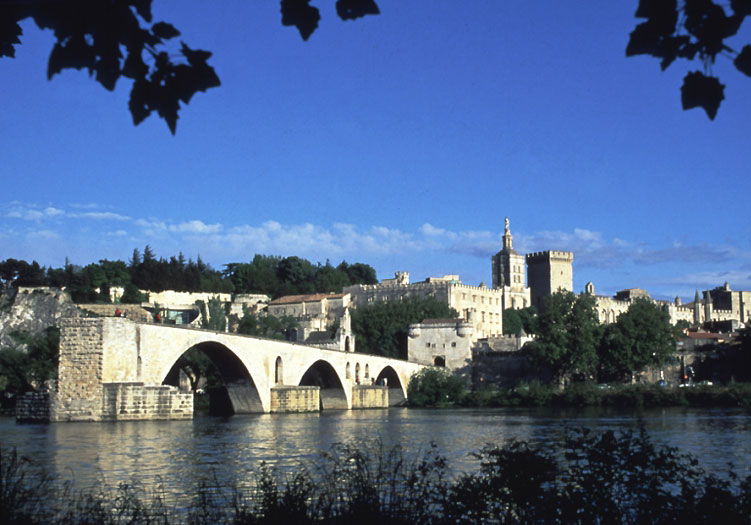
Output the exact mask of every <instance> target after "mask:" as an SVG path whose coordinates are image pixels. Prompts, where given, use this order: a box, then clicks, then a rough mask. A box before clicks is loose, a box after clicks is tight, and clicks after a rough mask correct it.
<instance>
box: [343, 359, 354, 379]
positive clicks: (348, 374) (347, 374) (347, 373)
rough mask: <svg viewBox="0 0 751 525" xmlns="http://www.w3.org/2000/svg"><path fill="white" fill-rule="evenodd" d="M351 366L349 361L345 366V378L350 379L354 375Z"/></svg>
mask: <svg viewBox="0 0 751 525" xmlns="http://www.w3.org/2000/svg"><path fill="white" fill-rule="evenodd" d="M349 368H350V367H349V363H347V366H346V367H345V368H344V377H345V379H350V378H351V377H352V373H351V372H350V370H349Z"/></svg>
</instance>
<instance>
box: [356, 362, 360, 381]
mask: <svg viewBox="0 0 751 525" xmlns="http://www.w3.org/2000/svg"><path fill="white" fill-rule="evenodd" d="M355 383H357V384H358V385H359V384H360V363H357V364H356V365H355Z"/></svg>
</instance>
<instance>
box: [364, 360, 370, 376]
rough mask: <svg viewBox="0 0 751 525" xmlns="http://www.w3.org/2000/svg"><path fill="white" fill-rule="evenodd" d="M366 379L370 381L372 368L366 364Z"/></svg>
mask: <svg viewBox="0 0 751 525" xmlns="http://www.w3.org/2000/svg"><path fill="white" fill-rule="evenodd" d="M365 379H370V366H369V365H368V364H367V363H365Z"/></svg>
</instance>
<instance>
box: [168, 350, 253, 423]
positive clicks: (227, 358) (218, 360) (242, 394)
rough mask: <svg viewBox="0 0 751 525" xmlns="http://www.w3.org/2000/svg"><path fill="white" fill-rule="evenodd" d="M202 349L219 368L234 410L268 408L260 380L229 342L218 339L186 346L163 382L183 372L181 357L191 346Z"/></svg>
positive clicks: (246, 411)
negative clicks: (254, 375) (257, 383)
mask: <svg viewBox="0 0 751 525" xmlns="http://www.w3.org/2000/svg"><path fill="white" fill-rule="evenodd" d="M193 349H195V350H198V351H200V352H201V353H202V354H203V355H205V356H206V357H207V358H208V359H209V360H210V361H211V362H212V363H213V364H214V366H215V367H216V368H217V370H218V371H219V374H220V376H221V377H222V381H223V382H224V386H225V388H226V390H227V396H228V397H229V402H230V404H231V412H232V413H235V414H250V413H257V412H260V413H262V412H264V410H263V404H262V402H261V396H260V394H259V391H258V388H257V386H256V383H255V382H254V381H253V378H252V376H251V374H250V372H249V371H248V369H247V368H246V367H245V364H243V362H242V360H240V358H239V357H238V356H237V355H236V354H235V353H234V352H233V351H232V350H230V349H229V348H228V347H227V346H225V345H223V344H221V343H219V342H216V341H204V342H200V343H198V344H195V345H193V346H191V347H190V348H188V349H187V350H185V351H184V352H183V353H182V354H180V356H179V357H178V358H177V359H175V361H174V363H173V364H172V365H171V367H170V369H169V371H168V372H167V373H166V374H164V376H163V379H162V381H161V382H162V383H163V384H164V383H167V382H170V383H172V382H174V381H175V378H176V377H177V375H178V374H179V362H180V358H181V357H182V356H184V355H185V354H186V353H188V352H189V351H190V350H193Z"/></svg>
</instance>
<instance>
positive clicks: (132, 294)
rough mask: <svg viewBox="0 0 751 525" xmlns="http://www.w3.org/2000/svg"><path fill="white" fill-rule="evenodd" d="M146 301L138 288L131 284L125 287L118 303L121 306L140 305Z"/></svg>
mask: <svg viewBox="0 0 751 525" xmlns="http://www.w3.org/2000/svg"><path fill="white" fill-rule="evenodd" d="M145 301H146V295H144V294H142V293H141V291H140V290H139V289H138V287H137V286H136V285H135V284H133V283H128V284H126V285H125V288H124V290H123V295H122V296H120V302H121V303H123V304H141V303H143V302H145Z"/></svg>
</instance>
